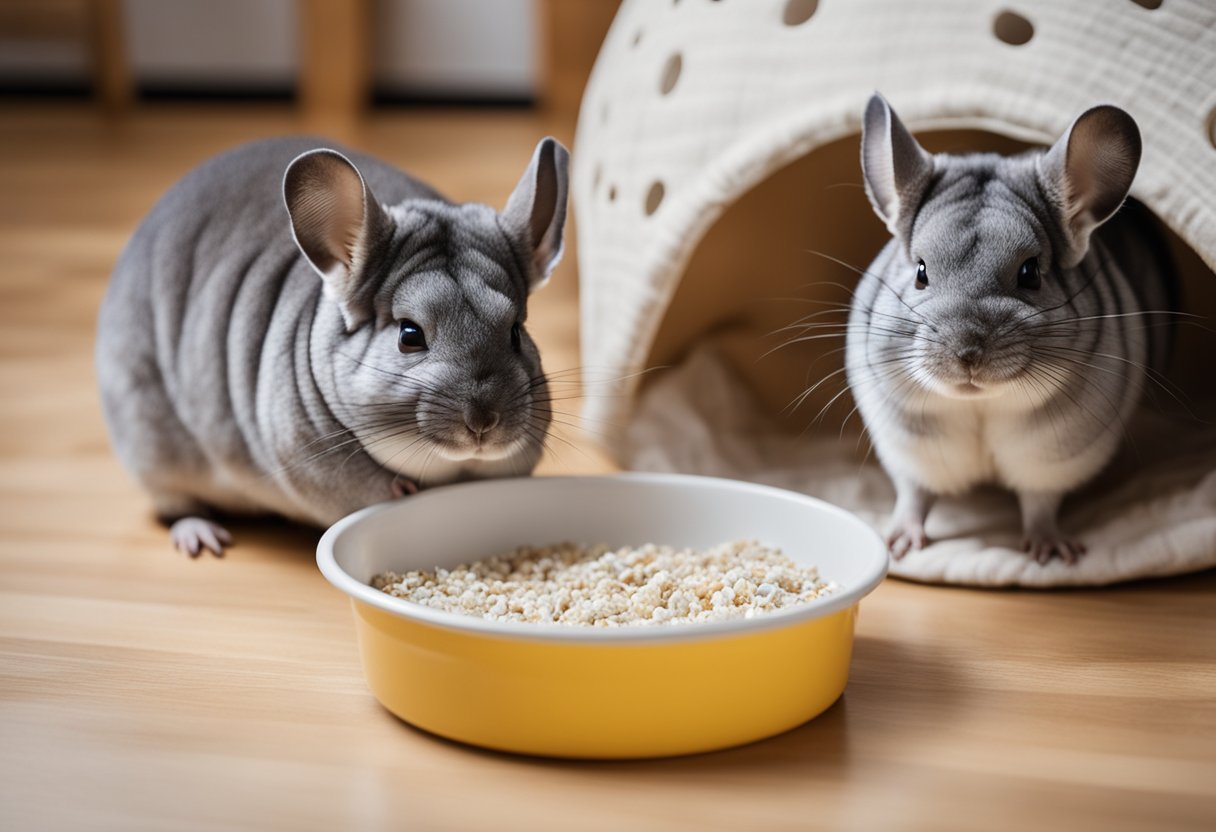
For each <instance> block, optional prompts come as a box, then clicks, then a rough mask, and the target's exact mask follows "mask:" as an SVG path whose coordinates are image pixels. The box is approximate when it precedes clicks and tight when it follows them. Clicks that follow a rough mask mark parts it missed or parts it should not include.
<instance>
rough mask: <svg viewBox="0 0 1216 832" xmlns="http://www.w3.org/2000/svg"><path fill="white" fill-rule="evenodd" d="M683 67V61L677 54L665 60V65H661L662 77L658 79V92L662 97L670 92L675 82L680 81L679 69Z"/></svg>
mask: <svg viewBox="0 0 1216 832" xmlns="http://www.w3.org/2000/svg"><path fill="white" fill-rule="evenodd" d="M683 66H684V59H683V58H681V57H680V53H679V52H677V53H675V54H674V55H672V56H671V57H670V58H668V59H667V63H666V64H664V65H663V75H662V77H661V78H659V92H661V93H662V94H663V95H667V93H669V92H671V91H672V89H674V88H675V85H676V81H679V80H680V69H681V68H683Z"/></svg>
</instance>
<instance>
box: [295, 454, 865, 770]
mask: <svg viewBox="0 0 1216 832" xmlns="http://www.w3.org/2000/svg"><path fill="white" fill-rule="evenodd" d="M741 538H749V539H758V540H760V541H762V542H764V543H766V544H769V545H774V546H778V547H780V548H781V549H782V550H783V551H784V552H785V553H786V554H787V555H789V556H790V557H791V558H793V559H794V560H796V561H798V562H800V563H805V564H814V565H816V566H818V567H819V571H820V575H821V576H822V577H823V578H825V579H827V580H833V581H835V582H836V583H837V584H839V585H840V589H839V590H837V591H836V592H835V593H833V594H831V595H829V596H826V597H824V598H822V599H819V600H816V601H813V602H810V603H808V604H804V605H799V606H796V607H792V608H788V609H784V610H778V611H776V612H773V613H769V614H766V615H759V616H756V617H755V618H750V619H742V620H735V621H722V622H711V623H704V624H685V625H678V626H671V625H664V624H657V625H645V626H637V627H619V628H593V627H576V626H571V625H562V624H525V623H520V622H496V621H487V620H485V619H481V618H475V617H473V616H465V615H460V614H457V613H449V612H443V611H440V610H435V609H431V608H429V607H424V606H421V605H418V604H411V603H409V602H407V601H403V600H401V599H399V598H394V597H392V596H390V595H386V594H385V593H383V592H380V591H378V590H375V589H372V588H371V587H370V586H369V585H368V581H370V580H371V578H372V576H373V575H376V574H378V573H380V572H384V571H386V570H392V571H395V572H402V571H406V570H410V569H420V568H428V569H429V568H433V567H435V566H445V567H451V566H455V565H456V564H458V563H466V562H469V561H473V560H479V559H481V558H484V557H487V556H489V555H493V554H502V553H504V552H506V551H509V550H510V549H512V548H514V547H515V546H518V545H523V544H537V545H540V544H547V543H556V542H561V541H566V540H572V541H576V542H581V543H607V544H610V545H614V546H616V545H626V544H641V543H660V544H670V545H673V546H694V547H707V546H711V545H714V544H717V543H722V542H725V541H728V540H737V539H741ZM317 563H318V565H319V566H320V568H321V571H322V572H323V573H324V574H325V577H326V578H327V579H329V581H330V582H331V583H333V584H334V586H336V587H338V588H339V589H341V590H342V591H343V592H345V593H346V594H347V595H349V596H351V600H352V603H353V605H354V611H355V623H356V629H357V631H358V637H359V649H360V653H361V655H362V660H363V670H364V673H365V674H366V676H367V682H368V686H369V687H370V688H371V691H372V693H373V694H374V695H375V696H376V698H377V699H379V700H380V702H381V703H382V704H383V705H384V706H385V707H386V708H388V709H389V710H390V711H392V712H393V713H394V714H396V715H397V716H399V717H400V718H401V719H403V720H405V721H407V722H409V723H412V724H413V725H416V726H417V727H419V728H422V729H424V730H426V731H430V732H432V733H435V734H438V735H440V736H443V737H448V738H449V739H453V740H458V741H460V742H465V743H470V744H472V745H479V746H484V747H486V748H493V749H497V750H500V751H513V752H519V753H523V754H539V755H545V756H553V757H582V758H630V757H632V758H637V757H662V756H669V755H675V754H690V753H694V752H699V751H710V750H714V749H719V748H727V747H729V746H733V745H739V744H741V743H747V742H752V741H754V740H758V739H762V738H764V737H768V736H772V735H773V734H778V733H780V732H782V731H786V730H788V729H790V728H793V727H795V726H797V725H800V724H801V723H803V722H805V721H807V720H808V719H810V718H812V717H814V716H816V715H817V714H819V713H820V712H822V711H823V710H824V709H826V708H827V707H828V706H829V705H831V704H832V703H833V702H834V701H836V699H837V698H838V697H839V696H840V694H841V692H842V691H843V690H844V686H845V682H846V680H847V678H848V671H849V657H850V654H851V652H852V647H853V621H854V619H855V618H856V616H857V608H858V603H859V602H860V601H861V599H862V598H863V597H864V596H865V595H867V594H869V593H870V591H872V590H873V589H874V587H876V586H877V585H878V583H879V582H880V581H881V580H882V578H883V576H884V575H885V574H886V569H887V552H886V548H885V547H884V546H883V544H882V541H881V540H879V538H878V536H877V535H875V534H874V532H873V531H871V530H870V528H869V527H867V526H866V525H864V524H863V523H862V522H861V521H860V520H858V519H857V518H856V517H854V516H853V515H851V514H849V513H848V512H846V511H844V510H842V509H839V508H836V507H835V506H832V505H829V504H827V503H824V502H821V501H819V500H815V499H812V498H810V497H806V496H804V495H801V494H795V493H793V492H789V491H782V490H780V489H776V488H769V487H767V486H761V485H754V484H751V483H744V482H737V481H734V480H723V479H714V478H709V477H691V476H681V475H668V474H620V475H615V476H603V477H536V478H531V479H510V480H487V481H482V482H474V483H465V484H462V485H455V486H449V487H446V488H438V489H435V490H433V491H424V492H423V493H421V494H418V495H415V496H412V497H409V498H407V499H404V500H400V501H397V502H394V503H386V504H381V505H377V506H372V507H371V508H367V509H364V510H363V511H360V512H357V513H355V514H352V515H350V516H349V517H347V518H345V519H343V520H340V521H339V522H338V523H336V524H335V525H334V526H333V527H332V528H330V529H329V531H327V532H326V533H325V536H324V537H323V538H322V539H321V542H320V544H319V545H318V546H317Z"/></svg>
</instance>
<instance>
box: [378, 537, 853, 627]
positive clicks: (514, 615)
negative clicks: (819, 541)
mask: <svg viewBox="0 0 1216 832" xmlns="http://www.w3.org/2000/svg"><path fill="white" fill-rule="evenodd" d="M372 586H373V587H375V588H376V589H379V590H382V591H384V592H387V593H388V594H389V595H393V596H396V597H398V598H404V599H405V600H407V601H412V602H415V603H418V604H424V605H426V606H428V607H432V608H435V609H441V610H447V611H448V612H457V613H463V614H466V615H473V616H477V617H479V618H485V619H488V620H491V621H525V622H530V623H557V624H572V625H581V626H593V627H617V626H633V625H643V624H688V623H692V622H697V621H722V620H726V619H733V618H752V617H753V616H754V615H755V614H756V613H757V612H759V613H765V612H769V611H771V610H779V609H784V608H787V607H791V606H793V605H795V604H802V603H806V602H807V601H811V600H814V599H815V598H818V597H820V596H821V595H826V594H828V593H830V592H833V591H834V590H836V589H838V587H837V585H836V584H834V583H832V582H830V581H822V580H820V578H819V572H818V570H816V569H815V567H813V566H799V565H798V564H797V563H795V562H794V561H792V560H790V559H789V558H788V557H786V556H785V555H783V554H782V553H781V551H780V550H778V549H773V548H769V547H766V546H762V545H760V544H759V543H757V542H756V541H748V540H740V541H734V542H732V543H723V544H721V545H720V546H715V547H713V548H712V549H708V550H705V551H698V550H694V549H675V548H673V547H671V546H656V545H654V544H646V545H644V546H639V547H636V548H629V547H625V548H622V549H616V550H612V549H609V548H608V547H607V546H580V545H577V544H574V543H560V544H557V545H554V546H542V547H532V546H523V547H520V548H519V549H516V550H515V551H514V552H512V553H511V554H509V555H504V556H496V557H492V558H487V559H485V560H481V561H477V562H476V563H473V564H469V565H462V566H457V567H456V568H454V569H434V570H416V571H413V572H406V573H404V574H400V575H399V574H396V573H394V572H385V573H384V574H382V575H377V576H376V577H374V578H373V579H372Z"/></svg>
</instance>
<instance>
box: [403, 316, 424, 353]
mask: <svg viewBox="0 0 1216 832" xmlns="http://www.w3.org/2000/svg"><path fill="white" fill-rule="evenodd" d="M397 349H399V350H401V351H402V352H422V351H423V350H425V349H426V336H425V335H423V334H422V327H420V326H418V324H416V323H414V322H413V321H411V320H408V319H407V320H404V321H402V322H401V334H400V335H398V336H397Z"/></svg>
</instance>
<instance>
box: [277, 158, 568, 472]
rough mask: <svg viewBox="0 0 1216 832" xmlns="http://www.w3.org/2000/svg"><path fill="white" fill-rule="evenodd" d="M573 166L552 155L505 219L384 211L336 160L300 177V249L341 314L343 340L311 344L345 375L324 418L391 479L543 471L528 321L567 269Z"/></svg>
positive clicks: (543, 422) (541, 388) (424, 208)
mask: <svg viewBox="0 0 1216 832" xmlns="http://www.w3.org/2000/svg"><path fill="white" fill-rule="evenodd" d="M568 163H569V155H568V153H567V152H566V149H565V148H564V147H562V146H561V144H559V143H558V142H557V141H556V140H554V139H551V138H547V139H544V140H543V141H541V142H540V144H538V145H537V147H536V151H535V153H534V154H533V156H532V160H531V163H530V164H529V165H528V168H527V170H526V171H525V172H524V175H523V178H522V179H521V180H520V181H519V184H518V185H517V186H516V188H515V191H514V192H513V193H512V194H511V197H510V199H509V200H508V202H507V205H506V208H505V209H504V210H503V211H502V212H501V213H500V212H497V211H495V210H494V209H492V208H490V207H488V206H485V205H477V204H464V205H452V204H449V203H446V202H442V201H440V200H431V199H415V200H406V201H404V202H402V203H399V204H395V205H389V206H384V205H381V204H380V203H379V202H378V201H377V200H376V197H375V195H374V194H373V193H372V192H371V190H370V189H369V187H368V186H367V185H366V183H365V182H364V179H363V177H362V176H361V175H360V173H359V171H358V170H357V169H356V168H355V166H354V164H353V163H352V162H351V161H350V160H349V159H347V158H346V157H345V156H343V155H341V154H339V153H337V152H335V151H332V150H316V151H311V152H308V153H305V154H303V155H301V156H299V157H298V158H296V159H295V160H294V161H293V162H292V163H291V164H290V166H288V168H287V172H286V175H285V177H284V183H283V187H284V198H285V201H286V204H287V209H288V212H289V213H290V215H291V223H292V229H293V232H294V235H295V239H296V242H297V243H298V244H299V247H300V249H301V250H302V251H303V253H304V255H305V256H306V257H307V258H308V261H309V262H310V263H311V264H312V266H313V268H314V269H315V270H316V271H317V273H318V274H319V275H320V276H321V279H322V280H323V281H324V295H325V298H326V300H325V301H324V302H325V303H330V304H333V306H334V307H335V308H336V310H337V311H339V312H340V313H341V324H342V325H341V326H339V327H336V329H339V330H341V331H340V332H338V333H336V334H330V335H328V336H327V335H324V334H323V335H318V334H317V333H316V332H314V334H313V336H312V338H313V343H312V345H311V350H312V352H313V353H314V356H315V354H317V353H318V352H321V353H327V354H328V355H329V356H330V357H331V360H332V368H331V369H332V374H323V375H328V379H327V380H326V381H324V382H322V383H321V384H320V386H321V388H322V392H323V395H324V397H325V399H326V402H325V405H326V407H327V408H328V409H329V410H330V412H332V413H333V414H334V415H335V416H336V417H337V418H338V420H339V421H340V422H342V424H344V425H345V426H346V427H347V428H348V429H349V430H350V431H351V432H352V433H353V434H354V435H355V437H356V438H357V439H358V440H359V442H360V443H361V444H362V446H363V447H364V449H365V450H367V452H368V453H369V454H371V456H372V457H374V458H375V459H377V460H378V461H379V462H380V463H381V464H383V465H384V466H385V467H388V468H390V469H393V470H397V471H399V472H401V473H404V474H406V475H407V476H414V477H418V478H421V475H420V474H419V472H420V471H423V469H425V467H426V466H427V465H428V464H430V463H431V462H432V461H434V459H435V458H439V459H446V460H450V461H467V460H507V459H511V460H519V461H520V463H521V464H520V468H521V470H520V471H519V473H526V472H527V471H529V470H530V469H531V465H533V464H535V462H536V459H537V458H538V457H539V455H540V450H541V446H542V443H543V441H544V437H545V434H546V432H547V430H548V426H549V422H550V410H549V406H548V399H549V396H548V388H547V385H546V381H545V376H544V373H543V372H542V370H541V362H540V355H539V354H538V352H537V349H536V345H535V344H534V343H533V341H532V339H531V338H530V337H529V336H528V332H527V330H526V329H525V319H526V317H527V302H528V295H529V294H530V293H531V292H532V291H533V290H535V289H536V288H538V287H540V286H541V285H543V284H544V283H545V282H546V281H547V280H548V277H549V275H550V273H551V272H552V270H553V268H554V266H555V265H556V264H557V262H558V260H559V258H560V257H561V252H562V230H563V226H564V224H565V219H566V190H567V189H566V183H567V167H568ZM335 317H336V315H335ZM318 338H329V339H331V341H328V342H325V343H320V344H318V343H317V339H318ZM314 361H315V357H314ZM423 473H425V472H424V471H423Z"/></svg>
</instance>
